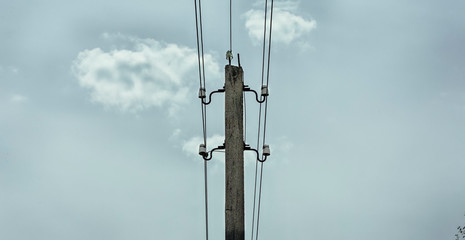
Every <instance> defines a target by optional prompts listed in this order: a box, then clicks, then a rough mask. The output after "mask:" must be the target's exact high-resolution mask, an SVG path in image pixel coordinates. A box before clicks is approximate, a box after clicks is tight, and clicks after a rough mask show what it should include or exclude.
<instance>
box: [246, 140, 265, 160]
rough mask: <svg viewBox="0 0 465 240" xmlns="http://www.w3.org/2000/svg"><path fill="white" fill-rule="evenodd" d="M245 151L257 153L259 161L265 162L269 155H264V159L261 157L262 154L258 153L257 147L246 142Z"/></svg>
mask: <svg viewBox="0 0 465 240" xmlns="http://www.w3.org/2000/svg"><path fill="white" fill-rule="evenodd" d="M244 151H253V152H255V153H256V154H257V161H259V162H264V161H266V158H267V157H268V155H263V159H260V154H259V153H258V150H257V149H254V148H251V147H250V146H249V145H248V144H244Z"/></svg>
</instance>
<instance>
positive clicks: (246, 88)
mask: <svg viewBox="0 0 465 240" xmlns="http://www.w3.org/2000/svg"><path fill="white" fill-rule="evenodd" d="M243 90H244V92H253V93H255V99H256V100H257V102H258V103H263V102H265V100H266V97H267V96H264V95H262V97H263V99H261V100H260V99H258V93H257V92H256V91H255V90H253V89H250V88H249V87H248V86H247V85H245V86H244V88H243Z"/></svg>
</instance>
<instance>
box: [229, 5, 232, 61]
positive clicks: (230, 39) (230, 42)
mask: <svg viewBox="0 0 465 240" xmlns="http://www.w3.org/2000/svg"><path fill="white" fill-rule="evenodd" d="M229 51H231V53H232V0H229Z"/></svg>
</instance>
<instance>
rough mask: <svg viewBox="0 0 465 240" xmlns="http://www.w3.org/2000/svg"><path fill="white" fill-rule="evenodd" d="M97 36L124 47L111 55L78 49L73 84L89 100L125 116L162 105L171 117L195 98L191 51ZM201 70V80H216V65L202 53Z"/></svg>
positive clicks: (193, 53) (194, 55) (194, 63)
mask: <svg viewBox="0 0 465 240" xmlns="http://www.w3.org/2000/svg"><path fill="white" fill-rule="evenodd" d="M103 38H104V39H106V40H113V41H119V42H122V43H123V44H124V45H125V46H124V47H119V48H118V47H115V48H114V49H113V50H111V51H104V50H102V49H101V48H94V49H91V50H84V51H82V52H80V53H79V54H78V57H77V59H76V60H75V61H74V62H73V66H72V70H73V73H74V75H75V76H76V78H77V79H78V81H79V84H80V85H81V86H82V87H84V88H87V89H89V90H90V94H91V99H92V101H93V102H97V103H101V104H103V105H104V106H105V107H107V108H117V109H120V110H122V111H129V112H137V111H141V110H144V109H147V108H150V107H168V111H169V112H170V113H173V112H174V111H176V109H178V108H179V106H180V105H182V104H185V103H186V102H187V101H188V98H189V96H190V95H192V96H195V94H196V90H195V88H198V86H196V84H198V78H196V76H198V73H197V66H198V65H197V64H198V63H197V51H196V50H195V49H191V48H188V47H185V46H180V45H177V44H168V43H163V42H159V41H156V40H154V39H140V38H137V37H130V36H124V35H121V34H116V35H112V34H103ZM120 45H121V44H120ZM205 67H206V69H205V70H206V73H207V76H212V77H214V78H217V77H219V76H220V74H219V66H218V64H217V63H216V62H215V61H214V60H213V58H212V56H211V55H209V54H206V55H205ZM189 94H190V95H189Z"/></svg>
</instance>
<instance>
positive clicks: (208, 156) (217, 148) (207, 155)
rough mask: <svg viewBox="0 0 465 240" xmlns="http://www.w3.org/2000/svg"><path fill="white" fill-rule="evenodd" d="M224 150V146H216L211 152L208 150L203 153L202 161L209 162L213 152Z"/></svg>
mask: <svg viewBox="0 0 465 240" xmlns="http://www.w3.org/2000/svg"><path fill="white" fill-rule="evenodd" d="M224 149H225V146H224V143H223V145H222V146H218V147H216V148H213V149H212V150H210V151H209V152H207V153H205V154H204V155H202V157H203V159H204V160H205V161H209V160H211V159H212V157H213V152H214V151H216V150H224Z"/></svg>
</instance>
